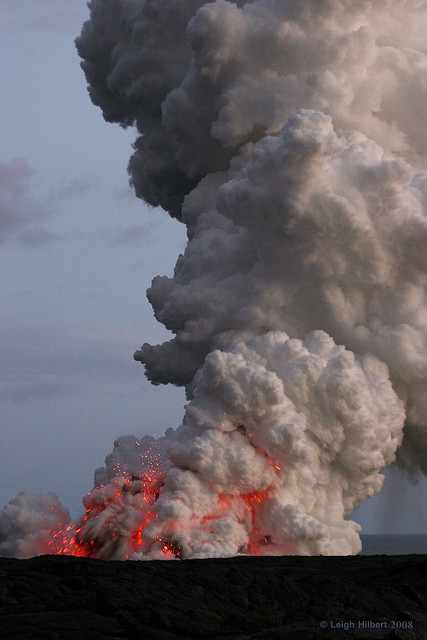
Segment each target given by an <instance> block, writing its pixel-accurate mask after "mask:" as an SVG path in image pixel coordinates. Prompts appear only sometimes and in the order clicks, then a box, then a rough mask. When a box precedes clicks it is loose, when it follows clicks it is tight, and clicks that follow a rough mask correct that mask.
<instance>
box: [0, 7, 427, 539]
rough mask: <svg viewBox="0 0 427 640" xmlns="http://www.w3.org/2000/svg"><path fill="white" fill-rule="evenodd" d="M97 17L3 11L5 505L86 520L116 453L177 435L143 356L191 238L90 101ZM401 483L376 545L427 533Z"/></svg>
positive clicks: (371, 512) (177, 396)
mask: <svg viewBox="0 0 427 640" xmlns="http://www.w3.org/2000/svg"><path fill="white" fill-rule="evenodd" d="M87 17H88V10H87V7H86V1H85V0H73V1H72V2H66V1H65V0H2V2H1V4H0V33H1V41H0V47H1V60H2V118H1V121H0V126H1V139H2V148H1V154H0V163H1V165H0V190H1V194H0V215H1V218H0V234H1V240H0V261H1V262H0V268H1V272H2V274H3V278H2V285H3V286H2V289H1V293H2V303H1V311H0V322H1V338H0V339H1V358H2V364H1V369H2V373H3V376H2V377H3V379H2V386H1V391H0V392H1V447H0V464H1V466H0V469H1V472H0V480H1V482H0V502H1V504H4V503H6V502H7V501H8V500H10V499H11V498H13V497H15V496H16V495H17V494H18V493H19V492H20V491H22V490H28V491H32V492H34V493H39V492H46V491H52V490H53V491H56V492H57V493H58V495H59V497H60V499H61V500H62V501H63V503H64V504H65V505H66V506H68V508H69V509H70V511H71V512H72V514H73V515H74V516H77V515H78V513H79V510H80V504H81V496H82V495H84V494H85V493H86V492H87V491H89V490H90V489H91V488H92V484H93V472H94V470H95V468H96V467H97V466H100V465H101V464H102V463H103V460H104V458H105V456H106V455H107V454H108V453H109V452H110V451H111V449H112V444H113V441H114V440H115V439H116V438H117V437H118V436H120V435H124V434H135V435H137V436H140V435H142V434H145V433H155V434H156V435H162V434H163V432H164V431H165V429H166V428H168V427H170V426H172V427H176V426H177V425H178V424H179V423H180V421H181V418H182V413H183V411H182V407H183V404H184V393H183V391H182V390H181V389H176V388H173V387H163V386H161V387H153V386H152V385H150V384H149V383H148V382H147V381H146V380H145V378H144V376H143V369H142V367H141V365H139V364H138V363H135V362H134V361H133V358H132V355H133V352H134V351H135V350H136V349H137V348H139V346H140V345H141V344H142V343H143V342H146V341H147V342H153V343H157V342H160V341H163V340H164V339H165V338H167V333H166V331H165V330H164V329H163V327H162V326H161V325H160V324H158V323H157V322H156V321H155V320H154V318H153V316H152V311H151V307H150V305H149V304H148V302H147V300H146V298H145V290H146V288H147V287H148V286H149V284H150V282H151V279H152V278H153V277H154V276H155V275H157V274H161V275H163V274H165V275H167V274H170V272H171V270H172V269H173V265H174V263H175V260H176V258H177V256H178V253H179V252H180V251H181V250H182V249H183V247H184V244H185V230H184V227H183V226H182V225H180V224H179V223H177V222H175V221H174V220H172V219H171V218H169V216H168V215H166V214H165V213H162V211H160V210H158V211H156V210H150V209H149V208H148V207H147V206H145V205H144V204H143V203H142V201H140V200H137V199H136V198H135V196H134V194H133V191H132V190H131V189H130V188H129V186H128V178H127V172H126V166H127V162H128V158H129V156H130V154H131V146H130V145H131V143H132V141H133V139H134V134H133V132H132V131H130V130H127V131H125V130H123V129H121V128H120V127H118V126H117V125H111V124H107V123H105V122H104V121H103V119H102V115H101V112H100V111H99V110H98V109H97V108H96V107H94V106H93V105H92V104H91V102H90V100H89V97H88V95H87V91H86V83H85V79H84V75H83V72H82V71H81V70H80V67H79V59H78V57H77V54H76V51H75V48H74V42H73V41H74V38H75V37H76V36H77V35H78V34H79V32H80V28H81V25H82V23H83V21H84V20H85V19H86V18H87ZM388 476H389V477H388V479H387V482H386V485H385V488H384V491H383V494H382V495H381V496H379V497H377V498H375V499H373V500H371V501H369V503H366V504H365V505H363V507H362V508H361V509H360V510H359V512H358V514H357V515H356V516H355V518H356V519H357V520H358V521H359V522H361V524H362V525H363V527H364V532H368V533H369V532H372V533H375V532H384V533H386V532H387V533H393V532H411V531H413V532H425V530H426V524H427V509H426V506H425V498H424V496H425V492H426V488H427V482H426V481H425V480H423V481H422V482H421V483H420V484H419V485H418V486H416V487H414V486H413V485H412V484H411V483H410V481H409V480H408V479H406V477H404V476H403V475H401V474H397V473H396V474H393V473H389V474H388Z"/></svg>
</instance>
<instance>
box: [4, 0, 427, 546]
mask: <svg viewBox="0 0 427 640" xmlns="http://www.w3.org/2000/svg"><path fill="white" fill-rule="evenodd" d="M89 7H90V9H91V19H90V21H88V22H87V23H85V25H84V27H83V30H82V34H81V36H80V38H78V40H77V48H78V51H79V54H80V56H81V57H82V58H83V62H82V67H83V69H84V71H85V74H86V78H87V80H88V83H89V92H90V96H91V99H92V101H93V102H94V103H95V104H96V105H98V106H100V107H101V109H102V111H103V115H104V117H105V119H106V120H108V121H112V122H119V123H120V124H122V125H124V126H128V125H132V124H134V125H135V126H136V127H137V129H138V131H139V133H140V137H139V138H138V139H137V141H136V143H135V153H134V155H133V156H132V158H131V160H130V164H129V170H130V175H131V181H132V183H133V185H134V186H135V190H136V193H137V195H138V196H140V197H142V198H143V199H144V200H145V201H146V202H148V203H149V204H152V205H161V206H162V207H163V208H164V209H166V210H168V211H169V213H170V214H171V215H173V216H175V217H177V218H179V219H180V220H182V222H183V223H185V224H186V226H187V229H188V244H187V247H186V249H185V252H184V254H183V255H181V256H180V257H179V258H178V262H177V264H176V268H175V272H174V275H173V277H172V278H168V277H160V276H158V277H156V278H155V279H154V280H153V282H152V285H151V287H150V289H149V290H148V297H149V300H150V302H151V304H152V306H153V309H154V313H155V316H156V318H157V319H158V320H159V321H160V322H162V323H163V324H164V325H165V326H166V327H167V328H168V329H169V330H170V331H171V332H172V333H173V334H174V337H173V339H172V340H170V341H169V342H166V343H164V344H161V345H157V346H152V345H148V344H144V345H143V346H142V347H141V349H140V350H139V351H137V352H136V354H135V359H136V360H139V361H141V362H142V363H143V364H144V365H145V369H146V374H147V377H148V378H149V379H150V380H151V381H152V382H153V383H154V384H166V383H173V384H177V385H185V386H186V389H187V394H188V398H189V404H188V405H187V407H186V414H185V417H184V421H183V424H182V425H181V426H180V427H179V428H178V429H177V430H176V431H172V430H169V431H168V432H167V434H166V436H165V438H163V439H161V440H160V441H159V442H157V443H156V442H155V441H153V440H150V439H149V440H144V442H142V441H141V443H138V442H137V441H136V439H135V438H128V439H121V440H119V441H117V442H116V448H115V452H114V454H113V458H108V459H107V467H106V469H104V471H98V472H97V474H96V477H95V483H96V488H95V489H94V490H93V491H92V492H91V493H90V494H89V495H88V497H87V498H85V506H86V508H87V512H86V515H85V517H84V518H83V520H82V521H81V522H80V523H79V525H78V527H77V529H75V531H77V534H76V535H75V539H76V540H77V543H78V544H79V545H80V547H79V548H80V549H83V547H84V545H86V547H84V548H85V549H86V550H87V548H89V547H88V546H87V545H92V548H93V552H92V555H97V556H98V557H113V558H121V557H135V558H143V557H144V558H147V557H163V556H164V555H165V554H167V553H172V554H175V553H177V554H180V555H182V556H184V557H205V556H214V555H231V554H236V553H261V554H282V553H296V554H317V553H321V554H325V555H331V554H351V553H357V552H358V551H359V550H360V539H359V536H358V531H359V530H360V527H359V525H357V524H356V523H355V522H353V521H352V520H350V519H349V518H348V516H349V515H350V514H351V512H352V510H353V509H354V508H355V506H357V505H358V504H359V503H360V502H361V501H362V500H365V499H367V498H369V497H371V496H373V495H375V494H376V493H377V492H378V491H380V489H381V484H382V480H383V476H382V475H381V473H380V472H381V469H383V468H385V467H386V466H387V465H389V464H391V463H392V462H393V461H394V460H395V456H396V451H397V449H398V448H399V446H400V445H401V444H402V440H403V446H402V449H401V451H404V452H405V453H404V457H405V461H406V462H405V463H406V464H410V465H412V467H413V468H418V469H420V470H422V471H423V472H424V473H427V385H426V382H427V304H426V284H427V258H426V256H427V254H426V251H425V248H426V246H427V216H426V213H427V211H426V202H427V174H426V173H425V169H426V167H427V163H426V152H427V119H426V110H425V105H426V104H427V56H426V53H427V51H426V48H427V45H426V42H425V33H426V30H427V10H426V3H425V2H424V1H421V0H384V1H383V2H381V3H379V2H374V1H373V0H253V1H252V2H244V1H236V2H232V1H227V0H216V1H215V2H211V3H205V2H203V1H196V0H168V1H167V2H160V1H159V0H92V2H90V3H89ZM160 449H162V450H164V449H166V450H167V456H165V455H163V462H162V465H163V466H160V467H159V465H157V466H156V464H155V463H156V461H157V460H158V457H159V456H160ZM142 452H143V453H142ZM166 458H167V459H166ZM112 460H113V461H115V464H114V465H112V462H111V461H112ZM117 463H118V466H117ZM109 465H110V466H109ZM153 470H154V471H153ZM153 475H154V476H155V478H156V479H155V481H153ZM144 481H145V484H144ZM147 483H148V485H150V483H151V486H155V487H156V489H155V491H154V493H153V492H151V493H150V491H148V493H147V489H146V487H147ZM144 487H145V488H144ZM154 494H155V495H154ZM8 522H9V520H8V519H7V516H4V515H3V521H1V520H0V540H1V539H2V536H3V539H4V542H3V543H2V545H0V550H2V551H3V552H5V551H6V552H7V551H8V550H10V549H11V548H12V547H13V543H12V542H11V540H15V541H16V540H17V539H18V538H19V536H18V533H16V531H17V529H16V527H15V529H13V527H12V528H11V527H9V529H10V531H9V535H6V534H5V533H4V531H6V529H7V526H8V525H7V523H8ZM12 529H13V531H12ZM25 535H27V534H25ZM26 539H27V538H26V537H25V536H24V537H23V538H22V540H21V543H19V544H22V545H25V544H26ZM19 544H18V543H16V544H15V547H14V553H18V554H19V553H22V552H21V551H20V547H19ZM5 545H9V546H7V547H5ZM11 545H12V546H11ZM82 545H83V546H82Z"/></svg>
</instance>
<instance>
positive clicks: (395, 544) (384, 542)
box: [360, 534, 427, 556]
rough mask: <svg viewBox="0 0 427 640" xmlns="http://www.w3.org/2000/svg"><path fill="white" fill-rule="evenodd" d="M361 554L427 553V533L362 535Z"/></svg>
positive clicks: (395, 554) (396, 554)
mask: <svg viewBox="0 0 427 640" xmlns="http://www.w3.org/2000/svg"><path fill="white" fill-rule="evenodd" d="M360 537H361V539H362V551H361V553H360V555H361V556H375V555H388V556H398V555H407V554H411V553H421V554H427V535H368V534H365V535H361V536H360Z"/></svg>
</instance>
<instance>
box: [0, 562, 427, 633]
mask: <svg viewBox="0 0 427 640" xmlns="http://www.w3.org/2000/svg"><path fill="white" fill-rule="evenodd" d="M0 575H1V591H0V602H1V617H0V620H1V625H0V637H4V638H6V637H7V638H15V639H18V638H19V639H20V640H21V639H22V640H23V639H24V638H25V639H30V638H43V639H45V640H49V639H56V638H57V639H61V640H79V639H83V638H85V639H88V638H90V639H91V640H98V639H104V638H111V639H112V638H126V639H127V638H129V639H131V640H133V639H135V640H145V639H147V640H160V639H161V640H163V639H165V640H175V639H178V638H180V639H184V638H185V639H188V640H193V639H194V640H199V639H200V640H202V639H213V638H216V639H218V640H220V639H223V640H225V639H227V640H228V639H230V640H231V639H233V640H234V639H238V640H247V639H249V638H250V639H252V638H253V639H255V638H256V639H265V640H267V639H268V640H274V639H282V638H294V639H295V640H308V639H312V638H334V639H337V640H338V639H340V638H366V639H371V638H390V639H391V638H400V639H402V640H406V639H411V638H415V639H416V640H425V639H426V638H427V577H426V576H427V556H426V555H409V556H356V557H294V556H285V557H253V556H250V557H249V556H244V557H233V558H213V559H208V560H187V561H169V562H168V561H141V562H132V561H130V562H107V561H102V560H90V559H87V558H75V557H68V556H41V557H38V558H32V559H29V560H15V559H9V558H1V559H0ZM322 623H323V626H324V627H325V629H322ZM376 623H378V624H376ZM372 624H373V625H376V626H377V627H378V628H371V626H372Z"/></svg>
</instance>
